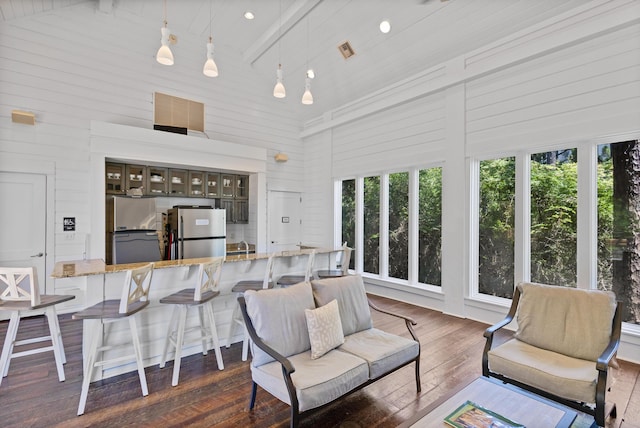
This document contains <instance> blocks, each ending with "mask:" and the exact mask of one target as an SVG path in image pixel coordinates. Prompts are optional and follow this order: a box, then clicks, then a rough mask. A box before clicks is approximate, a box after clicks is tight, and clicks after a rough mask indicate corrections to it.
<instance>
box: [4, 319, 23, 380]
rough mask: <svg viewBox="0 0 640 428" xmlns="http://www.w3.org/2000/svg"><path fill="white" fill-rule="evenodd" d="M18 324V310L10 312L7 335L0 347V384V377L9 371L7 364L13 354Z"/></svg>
mask: <svg viewBox="0 0 640 428" xmlns="http://www.w3.org/2000/svg"><path fill="white" fill-rule="evenodd" d="M19 325H20V312H18V311H16V312H12V313H11V317H10V318H9V326H8V327H7V336H6V337H5V339H4V346H3V347H2V356H1V357H0V384H2V378H4V377H6V376H7V374H8V373H9V364H10V363H11V354H13V344H14V343H15V342H16V335H17V334H18V326H19Z"/></svg>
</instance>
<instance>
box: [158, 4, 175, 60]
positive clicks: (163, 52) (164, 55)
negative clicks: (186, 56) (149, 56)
mask: <svg viewBox="0 0 640 428" xmlns="http://www.w3.org/2000/svg"><path fill="white" fill-rule="evenodd" d="M163 10H164V20H163V22H164V27H162V28H160V33H161V34H162V38H161V39H160V43H161V44H162V46H160V49H158V53H157V54H156V61H158V62H159V63H160V64H163V65H173V54H172V53H171V49H169V36H170V35H171V32H170V31H169V29H168V28H167V0H164V7H163Z"/></svg>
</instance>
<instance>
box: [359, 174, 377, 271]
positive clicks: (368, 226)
mask: <svg viewBox="0 0 640 428" xmlns="http://www.w3.org/2000/svg"><path fill="white" fill-rule="evenodd" d="M362 250H363V253H362V254H363V257H364V272H368V273H373V274H379V273H380V177H379V176H375V177H365V178H364V240H363V249H362Z"/></svg>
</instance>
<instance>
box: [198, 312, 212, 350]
mask: <svg viewBox="0 0 640 428" xmlns="http://www.w3.org/2000/svg"><path fill="white" fill-rule="evenodd" d="M198 318H200V337H201V340H202V355H207V354H208V353H209V334H208V333H207V325H208V323H207V319H206V317H205V314H204V307H203V305H198Z"/></svg>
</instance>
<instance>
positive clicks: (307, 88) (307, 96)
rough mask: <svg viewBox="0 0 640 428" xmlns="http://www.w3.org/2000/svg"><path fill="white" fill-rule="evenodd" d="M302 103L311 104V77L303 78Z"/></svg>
mask: <svg viewBox="0 0 640 428" xmlns="http://www.w3.org/2000/svg"><path fill="white" fill-rule="evenodd" d="M302 104H304V105H311V104H313V95H312V94H311V79H309V78H308V77H307V78H306V79H305V84H304V94H302Z"/></svg>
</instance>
